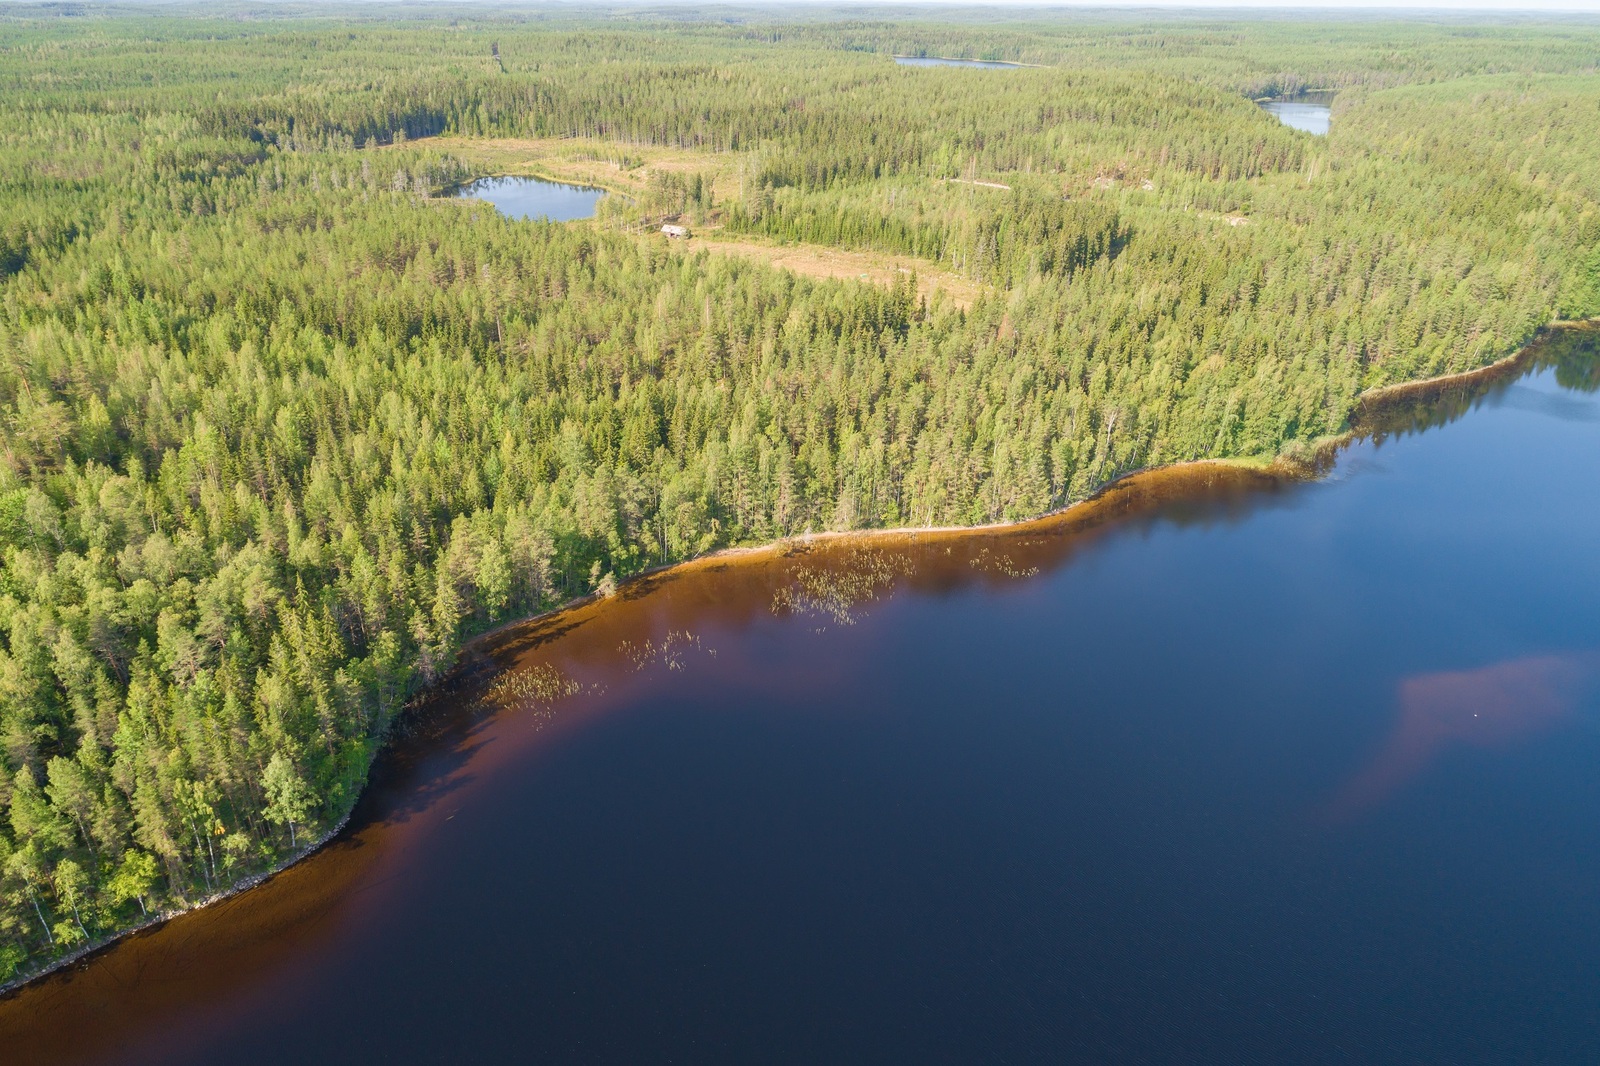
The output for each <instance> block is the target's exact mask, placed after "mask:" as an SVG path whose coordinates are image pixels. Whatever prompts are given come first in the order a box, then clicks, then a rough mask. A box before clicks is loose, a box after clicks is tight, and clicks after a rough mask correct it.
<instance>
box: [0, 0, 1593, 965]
mask: <svg viewBox="0 0 1600 1066" xmlns="http://www.w3.org/2000/svg"><path fill="white" fill-rule="evenodd" d="M241 10H242V9H241ZM936 18H942V19H943V21H933V20H934V19H936ZM1489 20H1490V16H1482V18H1481V19H1480V20H1479V21H1477V22H1473V21H1468V20H1464V19H1455V20H1452V19H1439V20H1432V21H1429V20H1424V19H1421V18H1413V19H1409V20H1397V19H1393V18H1390V19H1388V20H1381V19H1377V18H1350V19H1344V20H1336V21H1330V22H1326V23H1309V22H1307V21H1305V20H1303V19H1302V20H1297V19H1288V18H1263V19H1258V20H1254V21H1251V22H1248V23H1246V22H1239V21H1230V20H1228V19H1224V18H1201V17H1199V16H1183V17H1177V16H1172V17H1168V18H1164V19H1162V20H1161V21H1160V22H1155V21H1152V20H1151V19H1147V18H1140V17H1136V16H1133V15H1129V16H1128V17H1127V18H1126V19H1125V20H1123V21H1117V20H1114V19H1111V18H1110V17H1109V16H1104V15H1092V14H1072V15H1070V16H1068V15H1062V16H1059V17H1055V18H1052V19H1044V18H1042V17H1038V16H1028V17H1024V16H1023V15H1021V14H1015V13H1014V14H1012V15H1004V14H996V15H994V16H993V17H992V18H980V17H978V16H975V15H973V16H962V17H956V16H954V15H943V16H942V15H940V14H939V13H938V12H932V13H922V14H915V13H912V12H908V13H907V15H906V16H905V17H904V18H903V19H900V20H895V21H871V20H850V21H841V20H839V19H837V18H832V19H830V18H825V17H822V16H816V17H812V16H806V15H802V14H795V13H789V14H784V13H782V12H781V11H763V10H761V9H751V10H749V11H747V12H745V11H737V12H736V13H734V14H728V13H726V12H725V13H722V14H719V15H717V16H716V17H715V18H713V17H709V16H700V15H697V14H696V13H694V12H692V11H687V10H686V11H684V12H682V13H681V14H680V15H678V16H675V17H667V16H664V15H645V14H641V13H638V12H634V13H624V14H620V15H613V16H604V15H600V14H596V15H592V16H582V17H580V16H579V15H576V14H572V15H559V16H558V15H542V16H537V17H536V16H533V15H517V14H516V13H514V12H512V11H511V10H510V9H484V10H482V11H477V10H473V9H468V8H463V9H461V10H460V11H454V10H453V11H452V12H451V13H450V14H449V16H448V17H445V16H444V15H430V14H425V13H424V14H419V13H418V12H417V10H415V9H407V10H406V12H405V13H404V14H403V16H395V17H392V18H391V17H383V16H382V13H381V12H379V11H377V10H375V9H369V8H364V7H356V8H351V9H350V10H348V11H342V12H328V13H315V14H304V15H299V16H294V17H290V16H289V15H285V16H283V17H260V16H259V13H257V14H256V15H253V16H252V17H250V18H242V17H239V18H236V17H232V14H230V11H229V10H228V9H220V10H217V11H211V12H201V11H198V10H196V11H192V12H184V11H183V10H181V9H174V10H172V11H168V12H165V13H160V14H154V13H151V12H149V11H144V10H139V9H116V8H105V9H96V8H93V7H87V6H72V7H55V6H40V7H29V6H24V5H12V6H9V7H7V8H6V9H4V10H3V11H0V406H3V418H0V450H3V457H0V983H3V982H4V981H5V980H7V979H10V978H13V977H18V976H23V975H26V974H27V973H29V972H32V971H34V970H36V969H37V968H39V967H41V966H43V965H47V964H48V963H49V962H50V961H51V960H53V959H57V958H60V957H62V956H64V955H66V954H68V953H70V952H72V951H74V950H76V949H78V948H80V947H81V946H84V945H86V944H91V943H94V942H98V941H100V940H103V939H105V938H106V937H108V936H110V935H113V934H115V933H116V932H117V931H118V930H121V929H125V928H127V927H129V926H131V925H134V924H137V923H139V922H141V921H144V920H147V919H148V918H149V917H152V916H156V915H159V914H163V913H170V912H172V911H174V910H177V909H181V908H183V907H186V906H190V905H193V904H194V903H195V902H197V901H200V900H203V899H205V898H208V897H210V896H213V895H215V894H217V893H219V892H221V891H224V890H226V889H227V888H228V887H229V886H230V885H233V884H236V883H238V882H239V881H241V880H242V879H244V878H246V877H249V876H251V875H253V874H257V873H260V872H262V871H265V870H269V869H272V868H274V867H275V866H277V865H279V864H281V863H283V862H284V861H286V860H287V859H290V858H292V857H293V856H294V855H295V854H297V853H298V852H299V851H300V850H301V849H303V848H305V847H306V846H308V845H309V844H313V843H315V842H316V841H318V840H320V839H321V838H322V837H323V836H324V835H326V833H328V832H329V831H330V830H331V829H332V828H333V827H334V826H336V825H338V824H339V822H340V821H341V819H342V818H343V817H344V816H345V815H346V814H347V813H348V812H349V810H350V808H351V806H352V804H353V803H354V801H355V798H356V797H357V795H358V794H359V792H360V790H361V788H362V785H363V782H364V780H365V777H366V774H367V770H368V768H369V766H370V764H371V761H372V759H373V758H374V755H375V753H376V752H377V751H378V749H379V747H380V746H381V745H382V743H383V742H384V739H385V736H386V735H387V731H388V729H389V727H390V725H391V724H392V723H393V722H395V721H396V719H397V717H399V716H401V715H403V714H404V711H405V707H406V705H407V702H408V700H410V699H411V698H413V697H414V696H415V695H416V694H417V693H418V692H419V691H420V690H421V689H422V688H424V687H425V686H427V685H428V684H429V683H430V682H432V681H434V680H435V679H437V678H439V677H440V676H441V675H443V674H444V673H446V672H447V671H449V670H450V668H451V666H452V664H453V663H454V662H455V661H456V656H457V654H458V652H459V650H460V649H461V647H462V645H463V642H464V641H466V640H468V639H470V638H471V637H472V636H473V635H474V634H476V633H480V632H483V631H485V630H488V629H490V628H492V627H495V626H497V625H500V624H502V623H504V622H507V621H510V620H514V619H517V618H521V617H526V616H528V615H531V614H534V613H536V612H539V611H541V610H545V609H548V608H551V607H553V606H555V605H558V604H560V603H563V602H565V601H567V600H570V599H572V598H574V597H577V596H582V595H587V594H590V593H595V592H598V593H600V594H602V595H607V594H610V593H612V592H614V591H615V589H616V588H617V584H618V582H619V581H622V580H624V579H626V578H627V577H628V576H630V575H633V574H637V573H639V572H640V571H643V570H645V569H648V568H652V567H657V566H661V565H664V564H670V563H673V562H675V561H679V560H683V559H687V558H690V557H693V556H696V555H699V554H703V553H705V552H708V551H711V550H714V549H717V548H720V547H726V546H730V545H740V544H752V543H761V542H767V541H771V540H774V539H777V538H783V537H789V536H795V535H799V534H804V533H806V532H809V531H822V530H848V529H858V528H868V527H874V526H880V527H881V526H908V525H929V524H939V525H951V524H974V523H983V522H992V521H999V520H1007V519H1020V518H1025V517H1031V516H1036V515H1040V514H1043V513H1046V512H1049V511H1052V510H1055V509H1058V508H1061V507H1063V506H1066V505H1068V504H1070V503H1072V502H1074V501H1078V500H1082V499H1084V498H1086V497H1087V496H1089V495H1090V494H1092V493H1093V492H1094V491H1095V490H1096V489H1097V488H1099V487H1101V486H1103V485H1105V484H1106V483H1107V482H1109V481H1110V480H1112V479H1114V478H1116V477H1117V476H1119V475H1121V474H1124V473H1127V472H1129V471H1132V470H1135V469H1139V468H1143V467H1149V466H1152V465H1157V464H1163V463H1172V462H1180V461H1184V460H1191V459H1199V458H1229V459H1238V460H1241V461H1252V462H1264V461H1268V460H1271V459H1273V458H1275V457H1280V456H1289V457H1293V456H1296V455H1301V454H1304V453H1305V452H1306V451H1307V450H1308V449H1310V448H1312V447H1313V446H1315V445H1316V444H1317V442H1319V441H1323V440H1326V439H1327V438H1329V437H1332V436H1335V435H1337V434H1339V433H1341V432H1343V431H1344V430H1346V429H1347V428H1348V424H1349V418H1350V415H1351V412H1352V409H1353V407H1354V405H1355V403H1356V399H1357V397H1358V396H1359V395H1360V394H1361V393H1362V392H1363V391H1364V390H1367V389H1370V388H1373V387H1376V386H1381V385H1385V384H1392V383H1396V382H1402V381H1408V380H1414V379H1419V378H1423V377H1428V376H1433V375H1438V374H1443V373H1450V372H1455V371H1463V370H1469V369H1473V368H1477V367H1481V366H1484V365H1487V364H1489V363H1491V362H1494V361H1496V360H1499V359H1502V358H1504V357H1506V356H1507V355H1509V354H1511V353H1513V352H1515V351H1516V350H1518V349H1519V348H1520V347H1521V346H1522V345H1523V344H1525V343H1526V342H1527V341H1528V340H1529V339H1530V338H1531V337H1533V336H1534V335H1535V334H1536V333H1537V332H1538V331H1539V330H1540V329H1541V328H1543V327H1545V326H1546V325H1547V324H1549V323H1551V322H1552V321H1555V320H1563V319H1578V318H1585V317H1590V316H1594V315H1597V314H1600V79H1597V78H1596V74H1597V66H1600V20H1584V19H1581V18H1568V19H1559V18H1556V17H1554V16H1551V17H1548V18H1545V19H1543V20H1542V21H1541V20H1538V19H1534V18H1531V17H1529V18H1511V17H1509V16H1508V17H1503V18H1501V19H1500V21H1498V22H1493V21H1489ZM897 54H899V55H937V56H965V57H973V58H987V59H1004V60H1010V61H1015V62H1020V63H1025V64H1029V65H1028V66H1025V67H1021V68H1018V69H1013V70H1004V71H992V70H972V69H959V68H912V67H905V66H899V65H897V64H896V63H895V62H894V61H893V58H892V57H893V56H894V55H897ZM1308 88H1311V89H1321V90H1331V91H1335V92H1336V94H1337V95H1336V97H1335V102H1334V118H1333V126H1332V130H1331V132H1330V134H1329V135H1328V136H1326V137H1315V136H1311V135H1309V134H1305V133H1301V132H1299V131H1296V130H1293V129H1290V128H1288V127H1285V126H1283V125H1280V124H1279V123H1278V122H1277V121H1276V120H1275V119H1274V118H1273V117H1272V116H1270V115H1268V114H1267V113H1265V112H1264V111H1262V110H1261V109H1260V108H1259V107H1258V106H1257V105H1256V103H1255V102H1254V101H1255V99H1256V98H1258V97H1262V96H1266V95H1272V94H1280V93H1290V92H1295V91H1298V90H1302V89H1308ZM442 137H448V138H450V140H449V144H448V145H444V144H440V143H435V142H436V140H438V139H440V138H442ZM517 138H524V139H540V140H541V141H551V140H554V141H572V142H574V143H576V142H577V141H578V140H579V139H582V140H583V142H584V143H586V144H601V145H607V146H610V147H609V148H608V149H607V151H609V152H610V153H611V154H612V155H613V156H614V157H615V158H617V159H624V160H626V159H627V158H628V157H629V153H631V152H639V151H642V150H643V149H645V148H670V149H672V150H673V151H677V152H683V153H691V157H692V158H693V159H696V160H701V161H703V162H704V167H705V172H704V173H705V176H703V177H702V175H701V174H700V173H699V172H696V173H694V174H692V175H689V176H685V175H684V174H682V173H668V172H665V171H663V172H661V173H659V174H656V175H654V176H652V178H651V179H650V180H651V182H652V183H651V184H649V185H648V187H649V188H650V189H652V190H653V192H652V193H651V195H649V196H640V197H632V198H630V197H625V196H623V195H621V194H618V195H615V196H613V197H610V198H609V199H608V201H607V204H606V209H605V210H604V211H602V212H601V214H600V216H599V217H598V218H597V219H596V220H594V221H592V222H576V223H566V224H559V223H548V222H516V221H509V220H507V219H505V218H502V217H500V216H499V215H498V214H496V213H495V212H494V211H493V210H491V209H489V208H488V207H487V206H486V205H481V204H480V205H475V206H474V205H472V204H470V203H464V202H460V201H452V200H449V199H447V198H446V197H447V196H448V194H449V193H451V192H452V191H453V190H454V189H455V188H457V187H458V186H459V185H460V184H461V183H463V182H464V181H467V180H470V179H471V178H474V177H477V176H480V175H482V174H483V173H485V169H484V164H483V163H482V161H481V157H480V156H478V155H475V154H474V152H472V151H467V150H462V149H461V148H459V147H458V146H459V145H461V144H463V143H466V144H469V145H470V144H473V143H479V142H481V143H483V144H485V145H488V144H490V143H492V142H497V141H504V140H508V139H517ZM463 139H464V140H463ZM630 165H631V164H630ZM713 174H717V175H723V176H724V179H723V180H722V183H721V184H718V182H717V180H715V179H714V178H713V176H712V175H713ZM714 189H731V190H732V192H730V193H723V194H719V193H715V192H713V190H714ZM669 211H670V212H689V213H692V214H693V216H694V218H695V221H696V226H697V228H705V229H709V230H712V231H715V232H719V233H722V234H727V235H735V236H737V237H738V238H739V239H741V240H750V241H760V242H769V243H771V244H773V245H781V246H790V245H794V246H801V245H814V246H826V247H832V248H840V249H863V250H871V251H873V252H875V253H882V254H886V255H890V256H904V257H906V259H907V261H915V262H918V263H923V264H929V265H932V266H937V267H938V268H939V269H941V270H948V271H950V272H953V273H955V274H959V275H961V276H963V277H966V278H970V279H971V280H972V281H973V282H974V283H975V284H977V285H979V286H980V287H981V288H980V293H981V295H980V296H979V297H978V299H977V300H976V302H975V303H973V304H972V305H971V306H970V307H968V306H960V305H957V304H956V303H955V302H953V301H950V300H947V299H944V298H942V297H940V296H939V295H937V294H936V295H935V296H934V298H932V299H931V300H930V299H926V298H924V297H923V296H921V295H919V291H918V288H917V279H916V277H915V274H914V273H904V274H902V275H900V278H901V280H900V281H898V282H896V283H894V284H891V285H878V284H872V283H864V282H860V281H856V280H828V279H814V278H807V277H803V276H799V275H796V274H794V273H791V272H787V271H785V270H782V269H778V268H775V267H773V266H770V265H766V264H763V263H761V262H755V261H748V260H742V259H739V258H737V257H728V256H714V255H710V254H706V253H704V252H694V251H693V250H692V248H691V249H690V250H689V251H685V250H684V249H682V248H678V247H674V246H672V245H670V244H669V243H668V242H667V241H665V240H664V239H662V238H661V237H660V236H659V235H656V234H654V233H652V232H651V226H650V223H652V222H654V221H657V220H659V217H661V215H662V214H663V213H664V212H669Z"/></svg>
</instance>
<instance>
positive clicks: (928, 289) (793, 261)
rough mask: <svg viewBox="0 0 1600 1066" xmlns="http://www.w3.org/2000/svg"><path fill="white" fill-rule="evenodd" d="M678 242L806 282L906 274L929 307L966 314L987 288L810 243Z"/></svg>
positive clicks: (883, 281)
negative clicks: (938, 303)
mask: <svg viewBox="0 0 1600 1066" xmlns="http://www.w3.org/2000/svg"><path fill="white" fill-rule="evenodd" d="M680 243H681V244H682V246H683V247H684V249H685V250H687V251H691V252H698V251H707V252H710V253H712V254H713V255H736V256H740V257H742V258H745V259H751V260H755V261H756V262H761V263H766V264H768V265H769V266H775V267H780V268H782V269H784V270H791V271H793V272H794V273H796V274H803V275H805V276H806V277H808V278H847V279H854V280H858V281H868V282H872V283H873V284H877V285H892V284H893V283H894V281H895V279H896V278H897V277H898V276H899V275H901V274H905V273H911V274H915V275H916V278H917V293H918V294H919V295H920V296H922V298H923V299H925V300H927V301H928V303H929V304H930V305H931V304H933V303H934V302H935V300H936V298H939V297H942V298H943V299H945V300H948V301H949V302H950V303H952V304H954V305H955V306H957V307H959V308H961V309H962V310H963V311H970V310H971V309H972V305H973V304H974V303H976V302H977V299H978V297H979V295H981V294H982V293H983V292H984V290H985V289H986V288H988V286H985V285H983V284H981V283H979V282H976V281H973V280H972V279H971V278H964V277H962V276H961V275H959V274H952V273H950V272H949V271H947V270H940V269H939V268H938V267H937V266H935V265H934V264H932V263H929V262H928V261H927V260H924V259H916V258H912V257H910V256H890V255H880V254H878V253H876V252H856V251H847V250H845V249H843V248H828V247H825V246H822V245H816V244H788V245H774V244H767V243H764V242H762V241H757V240H753V239H750V238H740V237H726V238H724V237H721V236H719V235H717V234H716V231H712V232H711V233H710V234H708V235H706V236H701V235H698V234H697V235H695V236H693V237H690V238H689V239H688V240H686V241H682V242H680Z"/></svg>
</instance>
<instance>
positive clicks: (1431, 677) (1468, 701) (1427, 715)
mask: <svg viewBox="0 0 1600 1066" xmlns="http://www.w3.org/2000/svg"><path fill="white" fill-rule="evenodd" d="M1597 674H1600V653H1595V652H1581V653H1573V654H1565V655H1538V656H1530V657H1527V658H1521V659H1510V660H1507V661H1505V662H1500V663H1494V664H1492V665H1490V666H1483V667H1479V668H1477V669H1473V670H1448V671H1442V672H1439V673H1429V674H1416V675H1414V676H1411V677H1407V678H1404V679H1402V680H1401V682H1400V684H1399V686H1398V692H1397V696H1398V703H1399V705H1400V717H1399V720H1398V721H1397V722H1396V723H1395V727H1394V729H1393V731H1392V732H1391V733H1390V734H1389V738H1388V740H1387V741H1386V742H1385V743H1384V745H1383V747H1382V748H1380V749H1379V751H1378V753H1377V754H1376V755H1375V756H1373V758H1372V759H1371V760H1370V761H1369V762H1368V763H1367V764H1366V765H1365V766H1364V767H1363V768H1362V769H1361V770H1360V771H1359V772H1358V773H1357V774H1356V775H1355V776H1354V777H1353V778H1351V779H1350V781H1349V782H1348V783H1347V784H1346V785H1345V786H1344V787H1343V788H1342V789H1340V791H1339V793H1338V795H1337V796H1335V798H1334V799H1333V801H1332V803H1330V804H1329V805H1328V808H1327V814H1328V816H1329V818H1330V820H1332V821H1336V822H1342V821H1348V820H1350V819H1353V818H1355V817H1357V816H1359V815H1361V814H1363V813H1365V812H1366V811H1369V810H1371V809H1372V808H1373V807H1375V806H1377V805H1378V804H1380V803H1382V802H1384V801H1385V800H1387V799H1388V798H1389V797H1391V796H1392V795H1394V793H1395V792H1397V791H1398V790H1399V789H1400V788H1402V787H1403V786H1404V785H1406V784H1407V783H1408V782H1410V781H1411V780H1412V779H1413V778H1415V777H1416V776H1417V775H1419V774H1420V773H1421V772H1422V771H1423V770H1425V769H1426V768H1427V767H1428V765H1429V764H1430V763H1431V762H1432V761H1433V759H1434V758H1435V757H1436V756H1437V755H1439V754H1440V753H1441V752H1442V751H1444V750H1446V749H1447V748H1449V747H1451V746H1452V745H1455V744H1470V745H1473V746H1475V747H1479V748H1496V747H1501V746H1504V745H1506V744H1510V743H1512V742H1514V741H1518V740H1522V739H1525V738H1528V737H1531V736H1535V735H1537V734H1539V733H1542V732H1544V731H1546V730H1549V729H1551V728H1554V727H1555V726H1557V725H1559V724H1562V723H1563V722H1565V721H1566V720H1567V719H1569V718H1571V717H1572V716H1573V713H1574V711H1576V709H1577V707H1578V705H1579V702H1580V700H1581V698H1582V696H1583V694H1584V691H1585V689H1586V688H1587V686H1588V685H1589V684H1590V682H1591V681H1592V680H1593V679H1594V678H1595V677H1596V676H1597Z"/></svg>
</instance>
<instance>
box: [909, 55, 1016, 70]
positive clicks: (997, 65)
mask: <svg viewBox="0 0 1600 1066" xmlns="http://www.w3.org/2000/svg"><path fill="white" fill-rule="evenodd" d="M894 61H895V62H896V63H898V64H900V65H901V66H902V67H977V68H979V69H981V70H1021V69H1022V66H1023V65H1022V64H1021V63H1001V62H997V61H994V60H989V59H942V58H940V57H938V56H895V57H894Z"/></svg>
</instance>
